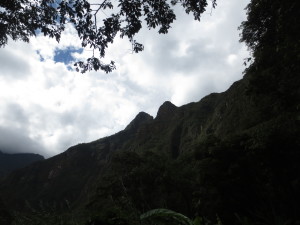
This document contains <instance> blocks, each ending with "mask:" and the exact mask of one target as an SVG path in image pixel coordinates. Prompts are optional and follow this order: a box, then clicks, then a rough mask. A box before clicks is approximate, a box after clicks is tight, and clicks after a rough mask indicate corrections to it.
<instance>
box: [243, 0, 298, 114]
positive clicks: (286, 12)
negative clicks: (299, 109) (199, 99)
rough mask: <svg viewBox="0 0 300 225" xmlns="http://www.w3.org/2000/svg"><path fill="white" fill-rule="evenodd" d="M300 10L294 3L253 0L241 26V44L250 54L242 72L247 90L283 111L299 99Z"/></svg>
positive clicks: (295, 2) (288, 0) (274, 0)
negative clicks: (247, 78) (276, 103)
mask: <svg viewBox="0 0 300 225" xmlns="http://www.w3.org/2000/svg"><path fill="white" fill-rule="evenodd" d="M299 7H300V2H299V1H297V0H286V1H281V0H252V1H251V2H250V3H249V5H248V6H247V8H246V9H247V20H246V21H244V22H243V23H242V25H241V26H240V29H241V30H242V33H241V41H243V42H245V44H246V45H247V46H248V47H249V49H250V50H251V52H252V59H251V58H249V59H248V61H251V64H250V66H249V67H248V68H247V69H246V71H245V73H246V75H248V76H249V77H250V87H249V90H250V91H251V92H252V93H257V94H259V95H260V94H268V95H270V94H272V99H269V100H268V101H274V99H276V100H281V104H282V106H281V107H285V108H286V107H288V108H291V105H292V104H294V103H295V102H297V101H299V96H300V92H299V85H300V78H299V76H296V75H297V74H299V72H300V64H299V61H300V55H299V52H300V41H299V40H300V33H299V30H300V24H299V20H300V15H299ZM277 102H278V101H277ZM294 110H295V108H294Z"/></svg>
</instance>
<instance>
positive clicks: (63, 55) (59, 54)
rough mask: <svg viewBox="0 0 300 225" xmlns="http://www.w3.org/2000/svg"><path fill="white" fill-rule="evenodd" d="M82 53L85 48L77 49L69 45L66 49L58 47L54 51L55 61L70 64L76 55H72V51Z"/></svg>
mask: <svg viewBox="0 0 300 225" xmlns="http://www.w3.org/2000/svg"><path fill="white" fill-rule="evenodd" d="M75 52H78V53H82V52H83V49H82V48H80V49H75V48H73V47H68V48H66V49H56V50H55V52H54V54H55V55H54V61H55V62H62V63H64V64H66V65H68V64H69V63H70V62H72V61H74V57H73V56H72V53H75Z"/></svg>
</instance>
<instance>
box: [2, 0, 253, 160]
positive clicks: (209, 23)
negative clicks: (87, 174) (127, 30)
mask: <svg viewBox="0 0 300 225" xmlns="http://www.w3.org/2000/svg"><path fill="white" fill-rule="evenodd" d="M247 2H248V0H232V1H220V3H218V4H219V5H218V7H217V9H216V10H213V11H212V15H210V14H209V12H208V13H207V14H206V15H205V16H204V17H203V19H202V21H201V22H200V23H199V22H196V21H193V18H192V16H191V15H190V16H187V15H184V13H183V12H182V10H179V9H176V10H177V12H178V13H179V15H178V16H177V18H178V19H177V21H176V22H175V23H174V24H173V28H172V29H171V30H170V32H169V34H167V35H158V34H157V33H155V31H148V30H147V29H144V30H143V31H142V32H141V34H139V35H138V37H137V38H138V41H141V42H142V43H143V44H144V45H145V50H144V52H142V53H139V54H131V51H130V44H129V43H128V41H126V40H122V39H120V38H117V39H116V40H115V42H114V44H113V45H112V46H111V48H110V49H109V51H108V52H107V60H114V61H116V63H117V68H118V69H117V70H116V71H114V72H112V73H111V74H108V75H107V74H105V73H103V72H99V71H98V72H95V71H92V72H89V73H87V74H83V75H82V74H79V73H76V72H74V71H70V70H68V68H67V65H65V64H63V63H56V62H54V56H55V51H56V50H57V49H60V50H63V49H67V48H68V47H74V48H75V49H78V48H80V42H79V41H78V38H77V37H76V36H75V33H74V32H75V31H74V29H72V28H70V27H68V28H67V29H66V32H65V33H64V35H63V37H62V39H61V41H60V43H59V44H57V43H56V42H55V41H54V40H52V39H48V38H45V37H43V36H38V37H37V38H35V39H32V40H31V42H30V44H26V43H21V42H10V43H9V45H8V46H6V47H5V48H4V49H0V90H1V91H0V136H1V135H2V137H5V140H4V138H2V139H1V138H0V149H1V148H5V149H8V151H19V152H24V151H31V152H35V153H38V152H40V153H41V154H44V155H45V156H51V155H54V154H57V153H60V152H62V151H64V150H66V149H67V148H68V147H70V146H71V145H74V144H77V143H80V142H89V141H92V140H95V139H98V138H101V137H103V136H107V135H110V134H113V133H115V132H118V131H119V130H121V129H124V128H125V126H126V125H127V124H128V123H129V122H130V120H132V119H133V118H134V117H135V115H136V114H137V113H138V112H139V111H145V112H148V113H150V114H151V115H153V116H155V115H156V112H157V110H158V107H159V106H160V105H161V104H162V103H163V102H164V101H166V100H171V101H172V102H173V103H174V104H176V105H178V106H179V105H182V104H186V103H189V102H191V101H198V100H200V99H201V98H202V97H204V96H205V95H207V94H209V93H211V92H221V91H225V90H226V89H227V88H228V87H229V85H230V84H231V83H232V82H234V81H235V80H237V79H240V78H241V77H242V71H243V66H242V63H243V58H245V57H246V56H247V54H248V53H247V51H246V48H245V47H244V46H243V45H242V44H240V43H239V42H238V40H239V36H238V31H237V27H238V26H239V24H240V22H241V21H242V20H243V19H244V18H245V15H244V14H245V12H243V8H244V7H245V6H246V4H247ZM73 56H74V57H75V58H77V59H83V58H84V57H89V56H91V52H90V51H88V50H84V51H83V52H82V53H81V54H80V53H73ZM41 57H42V58H43V59H44V61H40V59H41ZM6 139H7V140H6ZM13 140H17V142H16V143H18V144H16V143H14V141H13Z"/></svg>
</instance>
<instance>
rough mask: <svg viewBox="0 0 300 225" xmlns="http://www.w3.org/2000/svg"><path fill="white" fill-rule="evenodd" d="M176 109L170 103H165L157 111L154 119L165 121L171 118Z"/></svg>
mask: <svg viewBox="0 0 300 225" xmlns="http://www.w3.org/2000/svg"><path fill="white" fill-rule="evenodd" d="M176 109H177V106H176V105H174V104H173V103H172V102H170V101H165V102H164V103H163V104H162V105H161V106H160V107H159V109H158V112H157V116H156V118H155V119H159V120H160V119H167V118H169V117H170V116H172V115H173V114H174V112H175V110H176Z"/></svg>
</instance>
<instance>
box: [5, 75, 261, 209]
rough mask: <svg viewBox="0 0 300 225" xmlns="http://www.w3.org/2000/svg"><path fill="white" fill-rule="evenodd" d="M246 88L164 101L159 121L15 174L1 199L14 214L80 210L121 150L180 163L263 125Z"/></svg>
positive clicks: (137, 124) (140, 120)
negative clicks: (60, 205) (197, 150)
mask: <svg viewBox="0 0 300 225" xmlns="http://www.w3.org/2000/svg"><path fill="white" fill-rule="evenodd" d="M246 83H247V80H246V79H243V80H241V81H237V82H235V83H234V84H233V85H232V86H231V87H230V88H229V89H228V90H227V91H226V92H224V93H219V94H218V93H213V94H210V95H208V96H206V97H205V98H203V99H202V100H201V101H199V102H197V103H190V104H187V105H184V106H181V107H176V106H175V105H173V104H172V103H171V102H165V103H164V104H163V105H162V106H161V107H160V108H159V110H158V113H157V116H156V118H154V119H153V118H152V116H150V115H148V114H146V113H144V112H141V113H139V114H138V115H137V116H136V118H135V119H134V120H133V121H132V122H131V123H130V124H129V125H128V126H127V127H126V128H125V129H124V130H123V131H121V132H119V133H116V134H114V135H112V136H109V137H105V138H101V139H99V140H96V141H93V142H91V143H85V144H79V145H76V146H73V147H71V148H69V149H68V150H67V151H65V152H64V153H61V154H59V155H57V156H54V157H52V158H50V159H47V160H45V161H42V162H37V163H35V164H33V165H31V166H29V167H27V168H24V169H22V170H18V171H15V172H13V173H12V174H11V175H10V176H9V177H7V178H6V180H5V181H4V182H2V184H1V196H0V197H1V198H2V199H3V200H4V202H6V204H7V205H8V206H9V207H10V208H14V209H16V208H22V207H23V206H24V204H25V203H24V202H25V198H26V201H29V202H38V201H40V200H43V201H45V202H50V201H56V202H60V201H65V200H68V201H70V202H71V203H73V204H74V205H77V204H79V205H80V204H81V203H82V202H84V201H86V200H87V198H89V197H88V196H89V193H90V192H91V191H90V189H91V188H92V187H93V186H94V184H95V182H96V180H97V178H98V176H99V174H101V173H102V170H103V168H105V167H107V166H108V165H109V160H110V157H111V155H112V153H114V152H116V151H123V150H131V151H137V152H138V151H145V150H152V151H164V152H166V153H167V154H169V155H170V156H171V157H173V158H176V157H177V156H178V155H180V154H182V153H183V152H187V151H192V150H193V148H194V146H195V145H197V144H198V143H201V141H202V140H204V139H205V138H206V137H207V136H208V135H212V134H213V135H216V136H217V137H220V138H222V139H223V138H225V137H226V136H228V135H232V134H235V133H241V132H244V131H245V130H248V129H250V128H252V127H254V126H256V125H257V124H259V123H260V122H261V121H262V120H263V115H262V112H261V111H260V109H258V107H259V104H258V103H257V102H255V101H253V99H252V97H251V96H248V95H246V94H245V91H246V88H245V86H246ZM245 112H247V113H245ZM241 115H243V116H241Z"/></svg>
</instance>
